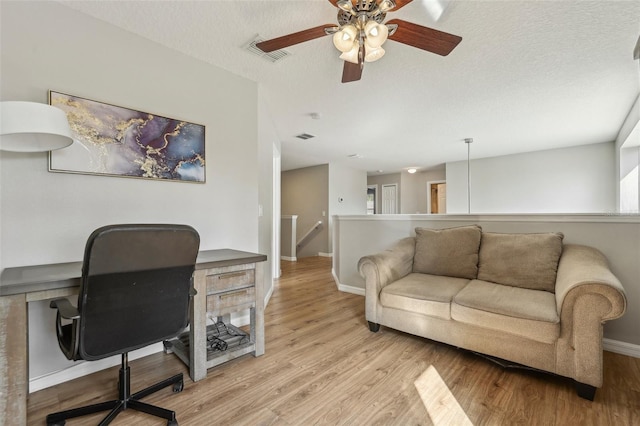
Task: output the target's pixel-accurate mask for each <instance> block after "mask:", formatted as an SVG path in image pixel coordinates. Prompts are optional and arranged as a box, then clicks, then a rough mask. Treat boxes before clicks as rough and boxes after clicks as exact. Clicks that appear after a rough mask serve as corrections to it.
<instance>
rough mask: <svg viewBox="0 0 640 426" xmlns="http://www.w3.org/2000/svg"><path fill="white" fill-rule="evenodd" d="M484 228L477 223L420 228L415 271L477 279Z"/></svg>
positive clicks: (417, 232) (417, 237)
mask: <svg viewBox="0 0 640 426" xmlns="http://www.w3.org/2000/svg"><path fill="white" fill-rule="evenodd" d="M481 235H482V228H480V227H479V226H477V225H472V226H460V227H457V228H446V229H427V228H416V252H415V255H414V258H413V272H420V273H423V274H431V275H443V276H447V277H457V278H468V279H474V278H476V277H477V275H478V250H479V248H480V238H481Z"/></svg>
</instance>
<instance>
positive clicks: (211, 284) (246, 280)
mask: <svg viewBox="0 0 640 426" xmlns="http://www.w3.org/2000/svg"><path fill="white" fill-rule="evenodd" d="M255 276H256V275H255V269H245V270H242V271H233V272H225V273H223V274H217V275H208V276H207V294H211V293H217V292H220V291H226V290H230V289H233V288H239V287H247V286H249V285H252V284H254V283H255V280H256V278H255Z"/></svg>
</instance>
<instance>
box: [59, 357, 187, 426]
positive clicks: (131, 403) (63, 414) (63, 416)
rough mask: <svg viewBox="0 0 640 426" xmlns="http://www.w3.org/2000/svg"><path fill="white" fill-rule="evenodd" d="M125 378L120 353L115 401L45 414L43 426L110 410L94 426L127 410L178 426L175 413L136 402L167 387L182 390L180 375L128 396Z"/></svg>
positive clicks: (125, 367)
mask: <svg viewBox="0 0 640 426" xmlns="http://www.w3.org/2000/svg"><path fill="white" fill-rule="evenodd" d="M129 379H130V370H129V366H128V360H127V356H126V354H123V355H122V367H121V368H120V373H119V380H118V395H119V398H118V399H115V400H113V401H107V402H101V403H98V404H92V405H87V406H85V407H80V408H73V409H71V410H65V411H60V412H57V413H53V414H49V415H48V416H47V426H64V424H65V422H66V420H67V419H71V418H75V417H82V416H87V415H89V414H94V413H99V412H101V411H107V410H110V411H109V414H107V416H106V417H105V418H104V419H102V421H101V422H100V423H99V424H98V425H99V426H106V425H108V424H109V423H111V422H112V421H113V419H115V418H116V416H117V415H118V414H120V413H121V412H122V411H124V410H126V409H128V408H130V409H132V410H136V411H141V412H143V413H147V414H151V415H152V416H156V417H161V418H163V419H166V420H167V426H178V421H177V420H176V413H175V411H171V410H167V409H165V408H161V407H157V406H155V405H151V404H147V403H145V402H142V401H140V399H142V398H144V397H146V396H149V395H151V394H152V393H155V392H158V391H159V390H161V389H164V388H166V387H168V386H172V387H173V392H181V391H182V389H183V387H184V381H183V377H182V373H180V374H176V375H175V376H172V377H169V378H168V379H165V380H162V381H161V382H158V383H156V384H155V385H152V386H149V387H148V388H146V389H143V390H141V391H139V392H136V393H134V394H133V395H131V392H130V389H131V387H130V380H129Z"/></svg>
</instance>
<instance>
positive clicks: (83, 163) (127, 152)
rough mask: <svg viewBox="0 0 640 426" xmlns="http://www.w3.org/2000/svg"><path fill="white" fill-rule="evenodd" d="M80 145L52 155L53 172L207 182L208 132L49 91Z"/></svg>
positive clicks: (180, 123) (181, 121) (145, 113)
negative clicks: (63, 112)
mask: <svg viewBox="0 0 640 426" xmlns="http://www.w3.org/2000/svg"><path fill="white" fill-rule="evenodd" d="M49 103H50V104H51V105H54V106H56V107H58V108H60V109H62V110H63V111H65V112H66V114H67V118H68V119H69V125H70V126H71V131H72V133H73V139H74V143H73V144H72V145H71V146H69V147H67V148H64V149H60V150H57V151H51V152H50V153H49V171H52V172H66V173H83V174H96V175H106V176H120V177H135V178H143V179H163V180H173V181H181V182H195V183H204V182H205V128H204V126H202V125H199V124H194V123H189V122H187V121H184V120H177V119H173V118H167V117H162V116H159V115H155V114H151V113H148V112H141V111H136V110H133V109H129V108H123V107H119V106H115V105H110V104H105V103H102V102H97V101H92V100H89V99H84V98H80V97H77V96H71V95H65V94H63V93H58V92H54V91H50V92H49Z"/></svg>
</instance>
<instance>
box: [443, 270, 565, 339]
mask: <svg viewBox="0 0 640 426" xmlns="http://www.w3.org/2000/svg"><path fill="white" fill-rule="evenodd" d="M451 318H453V319H454V320H456V321H460V322H464V323H467V324H473V325H476V326H479V327H485V328H490V329H493V330H500V331H504V332H507V333H511V334H515V335H518V336H522V337H526V338H528V339H533V340H537V341H539V342H544V343H553V342H555V341H556V340H557V339H558V337H559V336H560V317H559V315H558V311H557V308H556V298H555V296H554V295H553V294H552V293H549V292H548V291H541V290H531V289H527V288H521V287H511V286H506V285H502V284H495V283H491V282H487V281H481V280H473V281H471V282H470V283H469V284H468V285H467V286H465V288H463V289H462V290H461V291H460V292H459V293H458V294H456V296H455V297H454V298H453V303H452V305H451Z"/></svg>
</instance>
